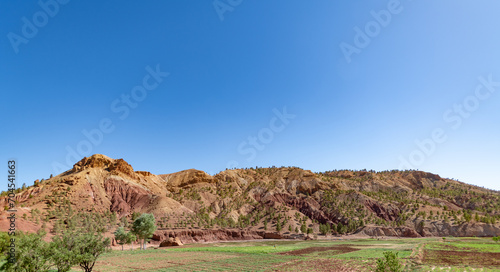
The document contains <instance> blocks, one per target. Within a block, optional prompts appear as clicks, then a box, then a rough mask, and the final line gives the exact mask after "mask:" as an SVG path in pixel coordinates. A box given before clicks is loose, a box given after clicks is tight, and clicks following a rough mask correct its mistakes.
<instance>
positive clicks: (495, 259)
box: [423, 250, 500, 266]
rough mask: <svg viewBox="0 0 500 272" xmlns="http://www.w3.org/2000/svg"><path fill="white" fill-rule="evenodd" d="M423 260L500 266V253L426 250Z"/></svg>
mask: <svg viewBox="0 0 500 272" xmlns="http://www.w3.org/2000/svg"><path fill="white" fill-rule="evenodd" d="M423 261H424V263H429V264H436V265H477V266H500V253H498V252H496V253H494V252H477V251H472V252H471V251H455V250H425V252H424V259H423Z"/></svg>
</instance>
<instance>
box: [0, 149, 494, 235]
mask: <svg viewBox="0 0 500 272" xmlns="http://www.w3.org/2000/svg"><path fill="white" fill-rule="evenodd" d="M15 198H16V201H17V206H18V207H19V209H18V210H19V212H18V217H19V218H18V221H17V224H18V229H21V230H27V231H36V230H37V229H39V228H40V227H44V228H47V229H49V230H53V232H55V231H56V230H54V229H57V228H60V227H61V226H64V224H68V220H67V218H68V216H69V215H68V213H71V214H74V213H75V212H80V213H82V212H97V213H99V214H101V215H103V218H104V217H105V218H108V219H109V224H110V225H114V224H116V222H115V221H114V220H115V218H116V219H121V221H122V222H123V223H125V221H128V222H130V220H131V218H132V217H133V216H135V215H134V213H144V212H148V213H153V214H155V217H156V218H157V219H158V225H159V230H158V231H157V233H156V235H155V237H154V239H155V240H158V241H161V240H164V239H165V238H167V237H168V236H171V237H174V236H176V237H177V236H178V237H180V238H181V240H183V241H184V242H191V241H200V240H201V241H209V240H224V239H253V238H261V237H265V238H281V237H305V235H304V233H305V232H310V233H312V234H318V233H319V232H320V230H321V229H325V228H326V227H325V226H327V225H328V226H329V228H330V229H331V231H330V232H331V233H332V234H352V233H358V234H360V235H370V236H382V235H384V236H407V237H420V236H449V235H451V236H493V235H500V225H499V224H498V223H497V222H498V221H499V220H500V194H499V192H496V191H492V190H487V189H484V188H480V187H476V186H472V185H467V184H464V183H461V182H458V181H455V180H451V179H444V178H441V177H440V176H438V175H435V174H431V173H425V172H420V171H384V172H373V171H350V170H341V171H330V172H325V173H313V172H311V171H309V170H303V169H300V168H296V167H281V168H274V167H273V168H257V169H234V170H226V171H223V172H220V173H218V174H216V175H214V176H211V175H208V174H207V173H205V172H203V171H199V170H194V169H190V170H185V171H181V172H177V173H173V174H166V175H154V174H151V173H149V172H145V171H134V169H133V168H132V166H130V165H129V164H128V163H127V162H125V161H124V160H123V159H116V160H115V159H111V158H109V157H106V156H104V155H99V154H97V155H93V156H91V157H88V158H84V159H82V160H81V161H79V162H78V163H76V164H75V165H74V166H73V168H72V169H71V170H68V171H66V172H64V173H62V174H60V175H58V176H55V177H52V178H50V179H48V180H44V181H42V182H38V181H36V182H35V185H33V186H30V187H28V188H25V189H23V190H20V191H19V192H18V193H17V194H16V197H15ZM0 205H4V206H5V205H6V197H5V196H3V197H1V198H0ZM23 214H26V215H24V216H23ZM6 216H7V215H6V213H5V212H2V214H1V215H0V230H2V231H6V230H7V229H8V222H7V218H6Z"/></svg>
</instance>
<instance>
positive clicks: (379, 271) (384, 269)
mask: <svg viewBox="0 0 500 272" xmlns="http://www.w3.org/2000/svg"><path fill="white" fill-rule="evenodd" d="M398 255H399V254H398V253H397V252H396V253H394V252H392V251H386V252H384V257H382V258H379V259H378V260H377V268H376V270H375V271H376V272H400V271H403V265H402V264H401V263H400V261H399V257H398Z"/></svg>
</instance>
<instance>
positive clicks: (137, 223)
mask: <svg viewBox="0 0 500 272" xmlns="http://www.w3.org/2000/svg"><path fill="white" fill-rule="evenodd" d="M155 231H156V219H155V217H154V215H153V214H150V213H143V214H142V215H141V216H139V217H138V218H137V219H135V220H134V223H133V224H132V233H133V234H135V235H136V236H137V238H139V239H142V245H141V249H146V239H148V238H151V236H152V235H153V233H154V232H155Z"/></svg>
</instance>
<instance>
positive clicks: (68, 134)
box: [0, 0, 500, 190]
mask: <svg viewBox="0 0 500 272" xmlns="http://www.w3.org/2000/svg"><path fill="white" fill-rule="evenodd" d="M66 2H67V3H66ZM40 3H42V4H39V3H37V2H36V1H23V2H19V1H16V2H14V1H1V2H0V30H1V31H0V36H1V37H2V38H1V42H0V89H1V90H2V107H1V108H0V114H1V116H2V118H1V119H0V127H1V128H2V134H1V136H0V148H1V155H0V159H1V160H0V161H3V162H4V163H3V165H2V167H1V169H4V172H6V169H7V160H9V159H16V160H17V165H18V176H17V178H18V182H19V184H22V183H23V182H25V183H26V184H28V185H30V184H32V183H33V181H34V180H35V179H41V178H48V177H49V175H50V174H58V173H59V172H61V171H62V170H61V169H63V170H66V169H67V168H70V167H71V166H72V164H73V163H75V162H76V160H79V159H80V158H82V157H83V156H86V155H89V154H95V153H102V154H106V155H108V156H110V157H112V158H124V159H125V160H126V161H127V162H129V163H130V164H131V165H132V166H133V167H134V169H135V170H148V171H151V172H152V173H155V174H164V173H171V172H176V171H180V170H184V169H189V168H196V169H200V170H204V171H206V172H208V173H210V174H215V173H217V172H219V171H222V170H224V169H225V168H226V167H228V166H229V167H231V166H237V167H250V166H263V167H267V166H272V165H275V166H299V167H301V168H305V169H311V170H313V171H325V170H332V169H364V168H366V169H374V170H386V169H398V168H403V167H408V165H409V167H410V168H412V169H420V170H424V171H429V172H433V173H436V174H439V175H441V176H443V177H449V178H456V179H459V180H461V181H464V182H467V183H471V184H476V185H479V186H484V187H488V188H493V189H497V190H500V185H499V184H500V182H499V179H498V173H497V171H496V169H498V163H499V162H500V158H499V156H500V155H499V154H500V141H499V136H500V127H499V126H498V124H499V123H500V122H499V121H500V115H499V110H498V109H499V105H500V86H498V85H499V84H500V83H497V82H500V66H499V65H498V61H499V60H500V50H499V49H498V48H500V37H499V36H498V35H497V33H498V26H499V25H500V17H499V16H498V13H497V11H498V10H499V8H500V3H498V2H497V1H456V0H454V1H451V0H448V1H430V0H427V1H425V0H419V1H409V0H405V1H394V0H390V1H368V0H365V1H342V2H341V1H326V0H322V1H315V2H314V4H312V3H311V2H307V1H298V0H286V1H285V0H277V1H248V0H242V1H236V0H233V1H227V0H220V1H189V2H188V1H180V0H178V1H141V2H139V1H106V2H101V1H67V0H66V1H62V0H60V2H57V1H56V0H42V1H41V2H40ZM214 3H215V4H214ZM34 29H35V30H34ZM34 32H36V33H34ZM360 33H361V34H360ZM345 48H349V49H350V50H351V51H349V50H347V51H346V50H345ZM167 73H168V76H167ZM124 97H125V98H124ZM127 97H128V98H127ZM127 99H128V100H127ZM284 111H285V112H284ZM125 112H127V113H125ZM85 134H90V135H91V136H89V137H87V136H86V135H85ZM417 142H419V143H420V144H417ZM403 161H406V162H405V163H403ZM5 176H7V174H5ZM5 180H6V179H5ZM5 188H7V181H5V182H4V183H2V184H1V185H0V189H5Z"/></svg>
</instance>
